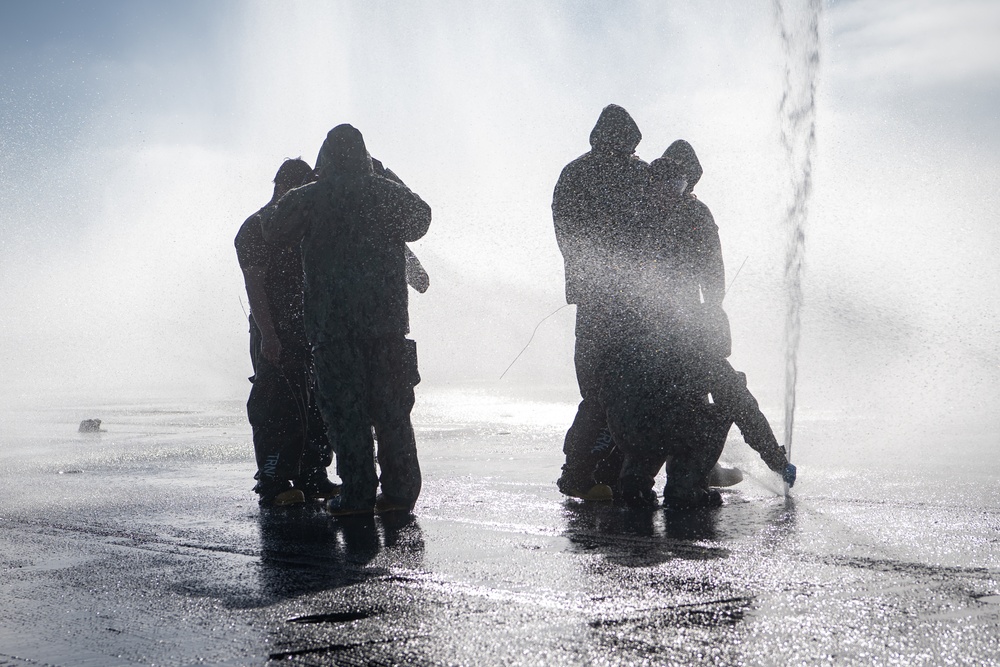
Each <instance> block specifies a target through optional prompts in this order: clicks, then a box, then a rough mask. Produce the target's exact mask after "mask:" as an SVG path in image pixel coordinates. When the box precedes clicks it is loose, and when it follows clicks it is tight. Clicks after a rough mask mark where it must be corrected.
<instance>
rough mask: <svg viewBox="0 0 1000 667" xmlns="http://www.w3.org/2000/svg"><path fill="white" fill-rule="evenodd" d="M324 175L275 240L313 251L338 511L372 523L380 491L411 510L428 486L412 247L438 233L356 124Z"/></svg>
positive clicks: (334, 134)
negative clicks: (410, 302) (413, 318)
mask: <svg viewBox="0 0 1000 667" xmlns="http://www.w3.org/2000/svg"><path fill="white" fill-rule="evenodd" d="M316 171H317V173H318V180H317V181H316V182H315V183H311V184H308V185H305V186H303V187H300V188H297V189H295V190H293V191H291V192H289V193H288V194H287V195H285V196H284V197H283V198H282V199H281V200H279V201H278V202H277V204H276V205H275V206H274V207H273V208H272V209H271V210H270V211H269V213H268V215H267V216H266V217H265V220H264V223H263V229H264V235H265V238H268V239H269V240H271V241H274V242H276V243H281V244H287V245H293V244H298V243H300V242H301V245H302V259H303V268H304V271H305V328H306V334H307V336H308V338H309V341H310V343H311V344H312V349H313V364H314V372H315V375H316V382H317V402H318V404H319V407H320V410H321V411H322V413H323V417H324V419H325V420H326V423H327V426H328V429H329V431H330V432H331V440H332V442H333V443H334V446H335V448H336V452H337V471H338V473H339V474H340V477H341V480H342V481H343V489H342V492H341V495H340V496H339V497H338V498H334V499H333V500H331V501H329V503H328V507H329V511H330V512H331V513H332V514H335V515H343V514H366V513H371V512H372V511H373V510H374V509H375V507H376V492H377V490H378V486H379V482H380V481H381V485H382V494H381V496H380V497H379V498H378V505H379V509H385V510H388V509H401V510H410V509H412V508H413V505H414V503H415V502H416V500H417V497H418V495H419V493H420V485H421V478H420V467H419V464H418V461H417V449H416V442H415V439H414V436H413V427H412V425H411V423H410V410H411V409H412V407H413V402H414V396H413V388H414V387H415V386H416V384H417V383H418V382H419V381H420V376H419V374H418V372H417V354H416V344H415V343H414V342H413V341H412V340H408V339H407V338H406V334H407V333H408V332H409V315H408V309H407V287H406V249H405V245H404V244H405V243H406V242H408V241H415V240H417V239H419V238H420V237H422V236H423V235H424V234H425V233H426V231H427V228H428V226H429V225H430V220H431V212H430V207H429V206H428V205H427V204H426V203H424V201H423V200H422V199H420V197H418V196H417V195H416V194H414V193H413V192H412V191H410V189H409V188H407V187H406V186H405V185H403V184H402V183H401V182H399V181H394V180H391V179H390V178H387V177H385V176H379V175H376V174H375V171H374V167H373V164H372V160H371V157H370V156H369V155H368V151H367V149H366V148H365V143H364V139H363V137H362V136H361V133H360V132H358V130H356V129H355V128H354V127H352V126H350V125H338V126H337V127H335V128H333V129H332V130H331V131H330V132H329V134H328V135H327V138H326V141H324V143H323V147H322V148H321V149H320V153H319V157H318V158H317V162H316ZM373 428H374V429H376V430H377V431H378V436H379V467H380V468H381V478H378V477H376V472H375V456H374V443H373V439H372V429H373Z"/></svg>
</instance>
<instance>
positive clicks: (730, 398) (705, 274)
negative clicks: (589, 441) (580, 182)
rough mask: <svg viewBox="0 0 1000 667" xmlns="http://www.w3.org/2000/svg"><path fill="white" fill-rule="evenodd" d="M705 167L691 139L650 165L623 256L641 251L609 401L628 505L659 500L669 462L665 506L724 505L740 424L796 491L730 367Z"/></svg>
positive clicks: (610, 373) (621, 323)
mask: <svg viewBox="0 0 1000 667" xmlns="http://www.w3.org/2000/svg"><path fill="white" fill-rule="evenodd" d="M701 174H702V168H701V165H700V163H699V161H698V158H697V156H696V155H695V153H694V150H693V149H692V148H691V146H690V144H688V143H687V142H686V141H683V140H681V141H676V142H674V143H673V144H671V146H670V147H669V148H668V149H667V151H666V152H665V153H664V157H662V158H660V159H658V160H654V161H653V163H652V165H651V177H652V178H651V183H650V187H649V189H648V192H647V197H646V200H645V203H644V205H643V207H642V212H641V214H640V215H639V217H638V218H637V222H636V224H635V225H634V226H633V227H631V228H625V229H623V236H625V237H627V238H625V239H623V240H622V241H621V242H620V245H621V246H623V247H629V248H633V249H636V250H637V251H638V252H637V254H635V255H634V256H633V259H634V261H633V263H632V264H631V267H632V270H631V271H629V272H627V273H625V274H623V276H622V278H621V283H622V284H621V293H622V294H625V295H627V297H626V298H623V299H621V300H619V302H617V304H616V313H615V317H614V318H613V322H614V327H615V330H616V336H617V337H619V340H620V341H621V343H620V345H619V346H617V348H616V350H615V352H614V354H613V355H611V356H609V361H608V365H607V366H606V367H605V375H604V377H605V383H604V384H603V385H602V392H601V396H602V400H603V401H604V402H605V404H606V406H607V409H608V425H609V429H610V430H611V433H612V435H613V436H614V440H615V442H616V443H617V444H618V446H619V448H620V449H621V451H622V453H623V454H624V461H623V463H622V467H621V473H620V478H619V488H620V491H621V495H622V497H623V499H624V500H625V501H626V502H627V503H629V504H631V505H652V504H655V503H656V494H655V492H653V490H652V487H653V478H654V477H655V475H656V474H657V472H658V471H659V469H660V467H662V466H663V465H664V463H666V465H667V485H666V487H665V488H664V504H665V505H667V506H671V507H676V508H685V507H698V506H706V505H718V504H720V503H721V496H720V495H719V494H718V492H717V491H710V490H709V489H708V476H709V473H710V472H711V471H712V469H713V467H714V466H715V465H716V463H717V461H718V458H719V455H720V454H721V453H722V449H723V447H724V446H725V442H726V436H727V434H728V432H729V429H730V427H731V426H732V424H733V423H734V422H735V423H736V425H737V426H738V427H739V428H740V431H741V433H742V434H743V437H744V439H745V440H746V442H747V444H749V445H750V446H751V447H753V448H754V449H755V450H757V452H758V453H759V454H760V455H761V458H762V459H763V460H764V462H765V463H766V464H767V465H768V467H769V468H771V470H773V471H775V472H777V473H779V474H782V475H783V476H784V478H785V481H786V482H788V483H789V484H793V483H794V481H795V467H794V466H792V465H791V464H790V463H788V460H787V458H786V456H785V451H784V448H782V447H780V446H779V445H778V443H777V441H776V440H775V438H774V433H773V432H772V430H771V427H770V425H769V424H768V422H767V419H766V418H765V417H764V415H763V414H762V413H761V411H760V408H759V406H758V404H757V401H756V400H755V399H754V397H753V395H752V394H751V393H750V391H749V390H748V389H747V385H746V376H745V375H744V374H742V373H739V372H737V371H736V370H735V369H733V367H732V365H730V363H729V361H728V359H727V358H728V357H729V355H730V351H731V336H730V329H729V320H728V318H727V317H726V314H725V311H724V310H723V309H722V299H723V297H724V295H725V271H724V266H723V261H722V248H721V243H720V240H719V234H718V227H717V226H716V224H715V221H714V219H713V218H712V214H711V212H710V211H709V209H708V207H707V206H705V205H704V204H703V203H702V202H700V201H699V200H698V199H697V198H696V197H695V196H694V194H693V192H692V190H693V188H694V185H695V184H696V183H697V182H698V180H699V179H700V177H701Z"/></svg>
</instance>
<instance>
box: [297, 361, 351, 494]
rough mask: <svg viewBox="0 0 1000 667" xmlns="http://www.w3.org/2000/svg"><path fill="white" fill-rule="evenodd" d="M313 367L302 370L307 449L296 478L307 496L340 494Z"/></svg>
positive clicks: (299, 486) (303, 411)
mask: <svg viewBox="0 0 1000 667" xmlns="http://www.w3.org/2000/svg"><path fill="white" fill-rule="evenodd" d="M309 366H310V367H306V368H303V369H302V372H301V379H302V382H301V384H300V385H299V392H298V401H299V408H300V410H301V411H302V420H303V421H304V422H305V449H304V451H303V452H302V472H301V474H300V475H299V477H298V479H296V480H295V486H296V488H301V489H302V492H303V493H304V494H305V495H306V497H307V498H311V499H321V498H332V497H334V496H336V495H338V494H339V493H340V485H339V484H335V483H334V482H332V481H330V477H329V475H328V473H327V468H328V467H329V466H330V464H331V463H332V462H333V447H332V445H331V444H330V438H329V436H328V435H327V429H326V424H325V423H324V421H323V415H321V414H320V411H319V406H318V405H317V404H316V386H315V381H314V379H313V378H312V372H311V358H310V364H309Z"/></svg>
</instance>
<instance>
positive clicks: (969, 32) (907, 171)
mask: <svg viewBox="0 0 1000 667" xmlns="http://www.w3.org/2000/svg"><path fill="white" fill-rule="evenodd" d="M778 35H779V33H778V29H777V26H776V25H775V18H774V10H773V6H772V3H771V2H768V1H764V0H760V1H746V0H733V1H731V2H727V1H717V2H704V3H664V2H659V1H650V2H620V3H606V2H598V1H595V2H569V1H567V2H528V1H525V2H476V3H469V2H464V1H454V2H410V3H395V2H371V1H365V2H287V3H285V2H283V3H264V2H260V3H248V2H212V3H203V2H169V3H167V2H135V1H134V0H127V1H126V0H122V1H117V2H49V1H44V0H40V1H35V2H31V3H13V2H4V3H2V4H0V71H2V78H0V102H2V103H0V187H2V192H3V204H2V206H0V307H2V308H3V312H4V317H3V318H2V322H0V356H2V358H3V363H4V366H5V368H6V372H5V377H7V378H12V377H13V378H17V382H13V383H12V382H10V380H8V384H15V385H17V386H16V387H9V388H8V389H9V390H11V391H14V392H15V393H17V392H21V393H27V394H31V393H32V392H33V391H35V390H37V391H48V390H50V389H51V388H52V387H57V388H60V389H62V390H65V391H67V392H68V393H73V392H77V391H78V392H80V393H81V394H83V395H94V396H95V400H97V399H96V397H97V396H99V395H101V392H119V393H120V392H121V391H124V390H128V391H130V392H132V393H133V394H143V393H148V394H149V395H151V396H155V395H159V394H161V393H170V392H174V391H183V392H187V394H188V395H210V396H239V395H242V394H243V393H245V391H246V389H247V385H246V382H245V376H246V375H247V374H249V362H248V360H247V358H246V322H245V317H244V314H243V311H242V308H241V299H242V301H244V302H245V295H244V294H243V285H242V279H241V276H240V274H239V270H238V267H237V265H236V258H235V253H234V252H233V250H232V238H233V236H234V235H235V233H236V230H237V229H238V228H239V225H240V224H241V223H242V221H243V220H244V219H245V218H246V217H247V216H248V215H250V214H251V213H253V212H254V211H255V210H256V209H257V208H258V207H259V206H261V205H263V204H264V203H265V202H266V201H267V199H268V197H269V195H270V187H271V185H270V179H271V177H272V176H273V173H274V170H275V169H276V168H277V166H278V165H279V164H280V162H281V160H282V159H283V158H285V157H289V156H297V155H302V156H303V157H304V158H305V159H307V160H308V161H310V162H312V160H314V158H315V154H316V151H317V149H318V147H319V144H320V142H321V141H322V139H323V136H324V134H325V132H326V131H327V130H328V129H329V128H330V127H332V126H334V125H336V124H338V123H341V122H351V123H353V124H354V125H356V126H357V127H358V128H359V129H361V130H362V132H363V133H364V134H365V137H366V140H367V142H368V146H369V149H370V150H371V152H372V153H373V154H374V155H375V156H376V157H379V158H380V159H382V160H383V161H384V162H385V163H386V164H387V165H388V166H390V167H392V168H393V169H394V170H395V171H397V172H398V173H399V174H400V175H401V176H402V177H403V179H404V180H406V181H407V183H408V184H409V185H411V187H413V188H414V189H415V190H416V191H417V192H419V193H420V194H421V195H422V196H423V197H424V198H425V199H426V200H427V201H428V203H430V204H431V206H432V208H433V210H434V222H433V224H432V227H431V231H430V233H429V234H428V235H427V237H425V239H423V240H422V241H420V242H418V243H417V244H415V249H416V251H417V252H418V254H419V255H420V256H421V257H422V259H423V260H424V262H425V264H426V266H427V268H428V270H429V271H430V272H431V275H432V287H431V291H430V292H428V293H427V294H426V295H420V296H417V295H414V296H413V297H412V298H411V313H412V316H413V329H414V332H413V333H414V337H416V338H417V340H418V344H419V346H420V354H421V362H422V373H423V376H424V378H425V386H427V387H431V388H433V387H443V386H455V385H458V384H461V383H464V382H469V381H475V382H478V383H481V384H485V385H487V386H496V387H508V386H509V387H517V386H522V385H525V384H533V385H541V384H552V385H558V386H565V387H569V392H568V395H567V400H572V399H573V395H572V389H573V375H572V363H571V354H572V309H565V310H563V311H561V312H560V313H557V314H556V315H555V316H553V317H552V318H551V319H550V320H547V321H546V323H545V324H543V325H542V326H541V327H540V328H539V331H538V334H537V336H536V339H535V341H534V342H533V343H532V346H531V347H530V348H529V350H528V352H526V353H525V355H524V356H523V357H522V358H521V359H520V360H519V361H518V363H517V365H515V367H514V368H513V369H512V370H511V372H510V374H509V375H508V377H507V378H505V379H504V381H503V383H499V384H498V383H497V378H498V377H499V375H500V373H501V372H502V371H503V369H504V368H505V367H506V366H507V364H508V363H510V360H512V359H513V358H514V356H515V355H516V354H517V352H518V350H520V348H521V347H522V346H523V345H524V343H525V342H526V341H527V339H528V336H529V335H530V334H531V331H532V329H533V328H534V326H535V324H536V323H537V322H538V321H539V320H541V319H542V318H543V317H544V316H545V315H547V314H549V313H551V312H552V311H553V310H555V309H556V308H558V307H559V306H560V305H561V304H562V303H563V297H562V264H561V260H560V258H559V255H558V250H557V248H556V245H555V239H554V235H553V233H552V225H551V216H550V213H549V204H550V200H551V192H552V187H553V185H554V184H555V180H556V178H557V176H558V174H559V170H560V169H561V168H562V166H563V165H565V164H566V163H567V162H569V161H570V160H571V159H573V158H575V157H576V156H578V155H579V154H581V153H583V152H584V151H586V150H587V148H588V145H587V137H588V135H589V132H590V129H591V127H592V126H593V123H594V121H595V120H596V118H597V115H598V114H599V112H600V109H601V108H602V107H603V106H604V105H606V104H608V103H610V102H615V103H618V104H621V105H623V106H625V107H626V108H627V109H628V110H629V111H630V112H631V113H632V115H633V116H634V117H635V119H636V121H637V122H638V124H639V126H640V128H641V129H642V131H643V134H644V139H643V142H642V143H641V144H640V146H639V150H638V152H639V154H640V156H642V157H643V158H645V159H647V160H649V159H653V158H655V157H657V156H658V155H659V154H660V153H661V152H662V151H663V149H664V148H665V147H666V146H667V145H669V143H670V142H671V141H673V140H674V139H676V138H681V137H683V138H686V139H688V140H689V141H691V143H692V144H693V145H694V147H695V148H696V150H697V151H698V152H699V155H700V156H701V159H702V163H703V165H704V166H705V170H706V173H705V176H704V178H703V180H702V182H701V183H700V184H699V186H698V189H697V192H698V193H699V195H700V197H701V198H702V200H703V201H705V202H706V203H707V204H708V205H709V207H710V208H711V209H712V211H713V213H714V214H715V217H716V220H717V222H718V224H719V226H720V230H721V235H722V241H723V246H724V252H725V257H726V261H727V269H728V275H729V279H730V280H732V279H733V277H734V275H735V273H736V269H738V268H739V266H740V265H741V264H742V263H743V262H744V260H746V265H745V267H744V269H743V270H742V272H741V273H740V275H739V278H738V279H737V280H736V282H735V283H734V284H733V286H732V288H731V290H730V292H729V294H728V295H727V299H726V305H727V310H728V311H729V313H730V316H731V319H732V322H733V332H734V339H735V343H734V347H735V350H734V357H733V361H734V363H735V364H736V365H737V366H738V367H741V368H743V369H745V370H746V371H747V372H748V375H749V376H750V382H751V387H752V388H753V389H754V390H755V392H756V393H757V394H758V396H759V397H760V399H761V402H762V403H763V404H764V405H765V406H777V405H780V404H781V400H782V395H781V394H782V391H783V384H782V381H781V377H782V372H783V371H782V361H781V359H782V355H783V350H782V348H781V345H782V339H781V335H782V333H781V332H782V305H781V304H782V295H783V293H782V288H781V261H782V256H783V253H784V232H783V230H782V229H781V227H780V221H781V219H782V215H783V211H784V207H785V206H786V205H787V197H788V194H787V181H786V176H787V174H786V171H785V167H784V162H783V154H782V150H781V146H780V141H779V131H780V125H779V119H778V114H777V110H778V105H779V102H780V98H781V94H782V73H783V70H784V66H785V61H784V54H783V52H782V50H781V41H780V39H779V36H778ZM998 38H1000V4H998V3H996V2H992V1H990V0H958V1H956V0H937V1H931V0H855V1H851V2H845V1H841V2H828V3H826V4H825V5H824V9H823V15H822V18H821V49H820V59H821V65H820V74H819V80H818V91H819V98H818V99H819V104H818V108H817V133H818V134H817V136H818V149H817V154H816V173H815V182H814V187H815V190H814V196H813V200H812V204H811V209H810V219H809V227H808V229H807V244H806V259H807V273H806V283H805V294H806V310H805V314H804V318H805V319H804V334H803V350H802V354H803V357H802V371H801V373H802V383H803V384H802V389H801V390H802V394H801V396H800V405H802V406H803V407H804V409H806V410H814V411H822V410H824V409H830V410H834V411H836V410H854V409H857V408H859V407H860V408H864V409H869V408H871V409H876V410H877V409H879V407H880V406H887V407H890V408H891V409H896V408H900V409H902V408H903V407H905V406H907V405H910V406H913V405H917V406H919V407H918V408H915V409H918V410H925V409H928V407H929V406H933V407H930V408H929V409H932V410H940V411H953V410H955V409H961V410H968V411H972V412H979V413H985V412H989V413H990V414H996V413H997V412H1000V411H998V410H997V409H996V408H997V407H998V404H1000V400H998V398H1000V395H998V389H997V386H998V385H997V382H998V381H1000V344H998V339H997V335H996V331H997V329H998V326H1000V313H998V308H997V305H996V297H995V295H996V293H997V291H998V288H1000V262H998V260H997V257H998V254H1000V232H998V229H997V228H998V225H997V213H996V211H997V210H998V204H1000V201H998V199H1000V197H998V194H997V184H998V176H1000V157H998V156H1000V120H998V117H997V113H998V112H997V109H1000V49H997V48H996V46H995V45H996V43H997V41H998ZM775 417H777V415H775ZM772 421H775V419H772Z"/></svg>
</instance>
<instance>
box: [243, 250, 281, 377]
mask: <svg viewBox="0 0 1000 667" xmlns="http://www.w3.org/2000/svg"><path fill="white" fill-rule="evenodd" d="M266 275H267V272H266V269H265V267H263V266H248V267H246V268H244V269H243V282H244V283H245V284H246V288H247V301H249V302H250V314H251V315H252V316H253V321H254V322H255V323H256V324H257V329H259V330H260V339H261V354H263V355H264V358H265V359H267V360H268V361H269V362H271V363H272V364H273V365H275V366H277V365H278V362H279V360H280V359H281V340H279V339H278V333H277V331H276V330H275V328H274V319H273V318H272V316H271V305H270V304H269V303H268V301H267V291H266V289H265V285H266Z"/></svg>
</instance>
